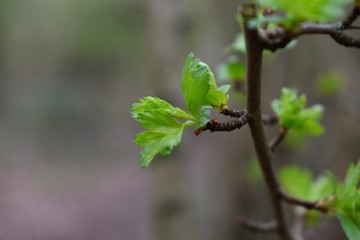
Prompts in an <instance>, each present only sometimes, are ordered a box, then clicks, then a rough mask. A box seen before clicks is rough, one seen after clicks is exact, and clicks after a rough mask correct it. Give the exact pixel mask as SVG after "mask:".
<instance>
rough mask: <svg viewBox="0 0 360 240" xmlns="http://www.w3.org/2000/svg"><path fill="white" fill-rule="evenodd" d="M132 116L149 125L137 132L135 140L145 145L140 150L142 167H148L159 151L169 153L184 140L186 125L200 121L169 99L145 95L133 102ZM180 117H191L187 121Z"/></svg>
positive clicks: (144, 125)
mask: <svg viewBox="0 0 360 240" xmlns="http://www.w3.org/2000/svg"><path fill="white" fill-rule="evenodd" d="M131 116H132V117H133V118H134V119H135V120H136V121H138V123H139V124H140V125H141V126H142V127H143V128H145V129H146V131H144V132H142V133H139V134H137V135H136V136H135V143H136V144H137V145H138V146H141V147H143V149H142V150H141V151H140V155H141V158H140V163H141V166H142V167H148V166H149V164H150V163H151V161H152V160H153V158H154V157H155V156H156V155H157V154H159V153H160V154H161V155H163V156H167V155H169V154H170V153H171V151H172V150H173V148H174V147H176V146H178V145H179V143H180V141H181V135H182V132H183V130H184V128H185V127H188V126H190V125H195V124H196V122H195V121H196V119H195V118H194V117H193V116H191V115H190V114H188V113H186V112H185V111H183V110H182V109H180V108H176V107H173V106H172V105H171V104H169V103H168V102H166V101H164V100H162V99H159V98H155V97H145V98H143V99H139V103H135V104H133V106H132V108H131ZM177 119H183V120H187V121H186V122H184V123H181V122H179V121H178V120H177Z"/></svg>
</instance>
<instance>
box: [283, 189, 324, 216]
mask: <svg viewBox="0 0 360 240" xmlns="http://www.w3.org/2000/svg"><path fill="white" fill-rule="evenodd" d="M279 195H280V197H281V198H282V199H283V200H284V201H285V202H288V203H291V204H294V205H298V206H302V207H304V208H306V209H309V210H318V211H320V212H322V213H327V212H328V208H326V207H324V206H322V204H321V203H320V202H319V201H315V202H310V201H306V200H302V199H298V198H296V197H293V196H290V195H288V194H286V193H284V192H282V191H279Z"/></svg>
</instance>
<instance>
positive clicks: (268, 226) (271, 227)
mask: <svg viewBox="0 0 360 240" xmlns="http://www.w3.org/2000/svg"><path fill="white" fill-rule="evenodd" d="M236 222H237V223H238V224H239V225H241V226H242V227H245V228H247V229H248V230H250V231H254V232H273V231H276V229H277V224H276V222H275V221H271V222H259V221H254V220H250V219H247V218H244V217H238V218H237V219H236Z"/></svg>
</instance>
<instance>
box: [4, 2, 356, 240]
mask: <svg viewBox="0 0 360 240" xmlns="http://www.w3.org/2000/svg"><path fill="white" fill-rule="evenodd" d="M239 3H240V1H237V0H227V1H220V0H208V1H204V0H196V1H195V0H184V1H177V0H87V1H85V0H2V1H1V2H0V238H1V239H4V240H5V239H6V240H24V239H27V240H64V239H66V240H180V239H186V240H218V239H226V240H235V239H276V238H275V236H274V235H269V236H265V235H261V234H260V235H259V234H255V235H254V234H253V233H249V232H247V231H246V230H243V229H241V228H240V227H239V226H237V225H236V222H235V219H236V216H238V215H245V216H248V217H250V218H252V219H258V220H268V219H271V216H272V213H271V208H270V204H269V200H268V195H267V194H268V193H267V190H266V188H265V187H264V185H263V183H262V182H261V181H260V182H259V181H256V177H254V174H253V173H251V172H252V170H251V169H253V168H252V167H251V166H252V161H253V159H254V151H253V146H252V143H251V139H250V135H249V131H248V129H247V128H246V127H245V128H243V129H242V130H241V131H235V132H231V133H229V134H225V133H219V134H211V133H208V132H206V133H203V134H201V135H200V136H194V135H193V134H192V132H191V131H187V132H186V133H185V134H184V136H183V142H182V143H181V145H180V147H179V148H177V149H175V150H174V152H173V154H172V155H171V156H170V157H168V158H163V157H157V158H156V159H155V161H154V162H153V164H152V165H151V166H150V168H148V169H146V170H144V169H141V168H140V165H139V156H138V152H139V150H140V149H139V147H137V146H135V145H134V143H133V142H132V141H133V136H134V135H135V134H136V133H138V132H140V131H141V128H140V127H139V126H138V125H137V124H136V123H135V121H133V120H132V119H131V117H130V113H129V111H130V108H131V104H132V103H134V102H136V101H137V99H138V98H139V97H144V96H148V95H155V96H158V97H161V98H163V99H166V100H167V101H169V102H171V103H172V104H173V105H176V106H180V107H183V106H184V101H183V99H182V96H181V91H180V85H181V71H182V66H183V63H184V60H185V58H186V56H187V54H188V53H189V52H190V51H193V52H194V53H195V55H196V56H197V57H199V58H201V59H202V60H203V61H205V62H206V63H208V64H209V65H210V67H211V68H212V69H214V71H216V68H217V66H218V65H219V64H221V63H223V62H224V61H225V60H226V59H227V55H226V54H225V51H224V49H225V48H226V47H227V46H228V45H229V44H231V43H232V42H233V40H234V38H235V36H236V35H237V34H238V33H239V27H238V24H237V23H236V21H235V15H236V9H237V6H238V5H239ZM359 63H360V52H359V51H358V50H356V49H347V48H343V47H340V46H338V45H336V44H335V43H334V42H333V41H332V40H331V39H330V38H329V37H326V36H325V37H321V36H320V37H313V36H311V37H310V36H309V37H302V38H301V40H300V41H299V43H298V45H297V47H296V48H294V49H292V50H289V51H286V52H282V53H279V54H276V55H274V56H268V57H267V58H266V59H265V61H264V79H263V83H264V95H263V99H264V101H263V108H264V111H265V112H266V113H271V109H270V106H269V105H270V104H269V103H270V102H271V100H272V99H274V98H276V97H278V96H279V93H280V89H281V87H282V86H288V87H295V88H297V89H299V92H306V94H307V96H308V100H309V104H313V103H322V104H323V105H325V106H326V112H325V116H324V118H323V121H322V122H323V123H324V125H325V127H326V133H325V134H324V135H323V136H321V137H318V138H309V139H307V141H306V142H305V143H300V142H299V144H298V145H299V147H298V148H297V149H294V145H293V147H288V146H287V145H286V144H283V145H281V146H280V147H279V149H278V151H277V152H276V153H275V155H274V157H275V160H274V161H275V162H274V163H275V165H277V166H279V165H284V164H296V165H300V166H302V167H307V168H310V169H312V171H313V172H314V174H319V173H321V172H322V171H323V169H324V168H326V169H330V170H332V171H334V173H335V175H336V176H338V177H339V178H342V177H343V176H344V174H345V171H346V168H347V165H348V163H349V162H354V161H357V159H358V158H359V156H360V145H359V142H360V135H359V133H360V128H359V125H358V124H359V120H360V108H359V106H360V97H359V96H358V94H359V92H360V82H359V76H360V68H359ZM329 70H332V71H336V72H338V73H339V74H341V75H342V76H343V78H344V84H343V87H342V88H341V89H340V90H339V91H338V92H337V93H336V94H333V95H331V96H323V95H320V94H318V93H317V92H316V89H315V87H314V79H316V78H317V77H318V76H319V74H322V73H323V72H327V71H329ZM230 94H231V93H230ZM231 96H234V97H231V107H233V108H239V109H240V108H242V107H243V106H244V104H243V103H241V101H238V100H239V98H237V97H236V93H233V95H231ZM275 133H276V128H274V127H270V128H269V132H268V134H269V138H271V137H272V136H273V135H274V134H275ZM296 145H297V144H296V143H295V146H296ZM300 145H301V146H300ZM255 175H256V174H255ZM319 229H320V230H319V231H318V232H319V234H317V235H314V238H313V239H337V240H338V239H345V237H344V235H343V233H342V230H341V229H340V228H339V226H338V223H337V221H336V220H331V219H327V220H326V221H325V222H324V223H323V224H321V226H320V228H319Z"/></svg>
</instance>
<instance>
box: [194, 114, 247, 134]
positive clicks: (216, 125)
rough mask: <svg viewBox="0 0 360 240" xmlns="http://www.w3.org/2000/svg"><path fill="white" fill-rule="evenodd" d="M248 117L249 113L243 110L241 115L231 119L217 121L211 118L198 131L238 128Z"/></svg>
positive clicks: (220, 130)
mask: <svg viewBox="0 0 360 240" xmlns="http://www.w3.org/2000/svg"><path fill="white" fill-rule="evenodd" d="M250 119H251V117H250V115H249V114H248V113H247V112H246V111H243V112H242V115H241V117H239V118H238V119H234V120H232V121H228V122H219V121H217V120H215V119H214V120H211V121H209V122H208V123H207V124H206V125H205V127H203V128H202V129H200V131H206V130H209V131H211V132H231V131H233V130H235V129H240V128H241V127H242V126H244V125H245V124H246V123H247V122H248V121H249V120H250ZM195 134H196V133H195Z"/></svg>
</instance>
